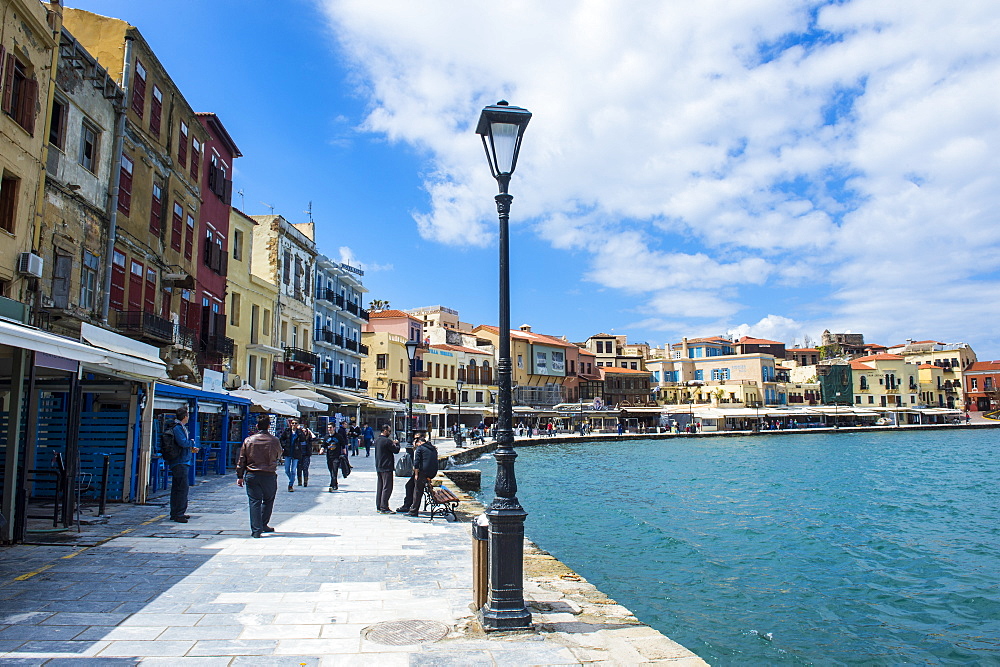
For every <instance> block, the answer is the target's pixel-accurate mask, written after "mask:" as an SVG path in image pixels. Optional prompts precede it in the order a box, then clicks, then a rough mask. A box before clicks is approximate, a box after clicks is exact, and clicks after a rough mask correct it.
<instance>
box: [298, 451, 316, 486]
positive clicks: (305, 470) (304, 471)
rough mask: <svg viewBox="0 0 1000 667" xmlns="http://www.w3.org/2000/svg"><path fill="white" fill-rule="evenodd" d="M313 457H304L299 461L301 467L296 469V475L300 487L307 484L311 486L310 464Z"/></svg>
mask: <svg viewBox="0 0 1000 667" xmlns="http://www.w3.org/2000/svg"><path fill="white" fill-rule="evenodd" d="M311 460H312V457H311V456H303V457H302V458H300V459H299V467H298V468H296V469H295V474H296V475H297V476H298V478H299V485H300V486H301V485H302V484H305V485H306V486H309V463H310V462H311Z"/></svg>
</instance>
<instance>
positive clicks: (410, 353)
mask: <svg viewBox="0 0 1000 667" xmlns="http://www.w3.org/2000/svg"><path fill="white" fill-rule="evenodd" d="M419 345H420V343H418V342H417V341H415V340H408V341H406V356H407V357H409V359H410V361H413V360H414V359H415V358H416V356H417V347H418V346H419Z"/></svg>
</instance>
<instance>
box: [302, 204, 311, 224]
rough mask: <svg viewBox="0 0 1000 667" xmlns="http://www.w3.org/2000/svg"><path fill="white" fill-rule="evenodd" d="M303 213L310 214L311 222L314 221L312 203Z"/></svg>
mask: <svg viewBox="0 0 1000 667" xmlns="http://www.w3.org/2000/svg"><path fill="white" fill-rule="evenodd" d="M302 212H303V213H308V214H309V222H312V221H313V203H312V202H309V208H307V209H306V210H304V211H302Z"/></svg>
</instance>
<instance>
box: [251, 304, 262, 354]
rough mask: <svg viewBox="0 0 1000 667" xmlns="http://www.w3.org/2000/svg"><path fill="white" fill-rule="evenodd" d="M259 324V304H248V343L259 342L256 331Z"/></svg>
mask: <svg viewBox="0 0 1000 667" xmlns="http://www.w3.org/2000/svg"><path fill="white" fill-rule="evenodd" d="M259 324H260V306H258V305H257V304H256V303H255V304H253V305H251V306H250V344H251V345H256V344H257V343H258V342H259V338H258V334H257V331H258V330H259Z"/></svg>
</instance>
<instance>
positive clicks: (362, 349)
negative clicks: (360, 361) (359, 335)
mask: <svg viewBox="0 0 1000 667" xmlns="http://www.w3.org/2000/svg"><path fill="white" fill-rule="evenodd" d="M358 352H359V353H361V354H364V355H366V356H367V355H368V346H367V345H365V344H364V343H358Z"/></svg>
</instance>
